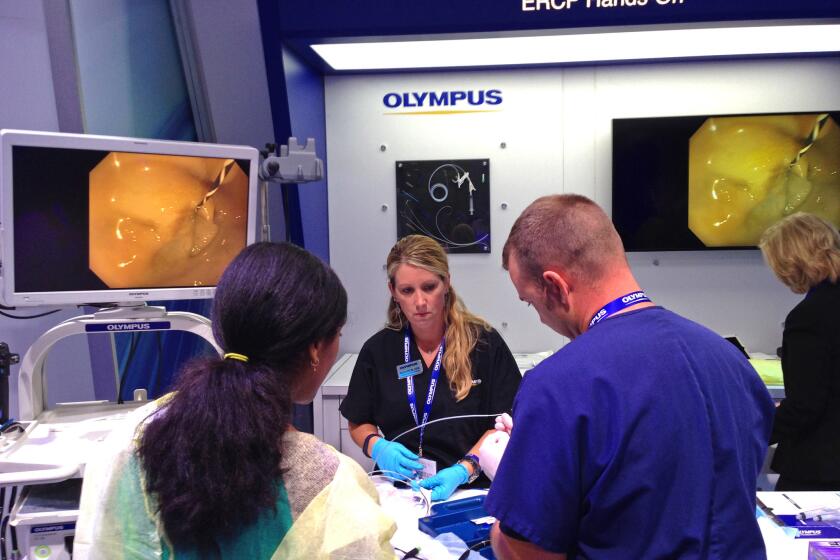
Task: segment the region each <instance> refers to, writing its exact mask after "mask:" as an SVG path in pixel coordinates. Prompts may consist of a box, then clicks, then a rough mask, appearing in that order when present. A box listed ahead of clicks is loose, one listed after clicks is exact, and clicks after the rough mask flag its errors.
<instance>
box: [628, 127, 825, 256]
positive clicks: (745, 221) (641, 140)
mask: <svg viewBox="0 0 840 560" xmlns="http://www.w3.org/2000/svg"><path fill="white" fill-rule="evenodd" d="M839 125H840V112H831V111H829V112H812V113H785V114H761V115H758V114H753V115H707V116H691V117H655V118H633V119H615V120H613V127H612V140H613V149H612V156H613V159H612V185H613V189H612V218H613V222H615V225H616V228H617V229H618V232H619V234H620V235H621V238H622V240H623V241H624V246H625V248H626V249H627V250H628V251H682V250H696V249H733V248H754V247H755V246H756V245H757V243H758V241H759V239H760V237H761V234H762V233H763V232H764V230H765V229H767V227H768V226H769V225H771V224H772V223H774V222H776V221H778V220H779V219H781V218H782V217H784V216H786V215H788V214H791V213H793V212H809V213H813V214H817V215H819V216H821V217H823V218H825V219H827V220H829V221H831V222H833V223H834V224H836V225H838V226H840V126H839Z"/></svg>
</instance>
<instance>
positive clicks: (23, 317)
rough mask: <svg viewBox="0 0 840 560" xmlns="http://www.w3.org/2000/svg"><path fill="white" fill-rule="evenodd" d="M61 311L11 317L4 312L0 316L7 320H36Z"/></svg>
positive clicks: (0, 312)
mask: <svg viewBox="0 0 840 560" xmlns="http://www.w3.org/2000/svg"><path fill="white" fill-rule="evenodd" d="M59 311H61V309H53V310H52V311H47V312H46V313H38V314H37V315H12V314H11V313H6V312H5V311H0V315H2V316H3V317H8V318H9V319H37V318H38V317H46V316H47V315H52V314H53V313H58V312H59Z"/></svg>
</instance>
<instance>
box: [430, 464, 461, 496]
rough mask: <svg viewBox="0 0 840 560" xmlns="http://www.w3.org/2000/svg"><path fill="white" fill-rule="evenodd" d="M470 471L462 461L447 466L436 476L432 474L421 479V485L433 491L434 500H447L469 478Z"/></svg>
mask: <svg viewBox="0 0 840 560" xmlns="http://www.w3.org/2000/svg"><path fill="white" fill-rule="evenodd" d="M469 478H470V473H469V472H468V471H467V467H465V466H464V465H462V464H461V463H457V464H455V465H452V466H451V467H446V468H445V469H443V470H442V471H439V472H438V473H437V474H436V475H435V476H430V477H429V478H425V479H423V480H421V481H420V486H421V487H422V488H426V489H427V490H431V491H432V501H433V502H438V501H440V500H445V499H446V498H448V497H449V496H451V495H452V492H454V491H455V489H456V488H458V487H459V486H460V485H462V484H464V483H465V482H467V480H469Z"/></svg>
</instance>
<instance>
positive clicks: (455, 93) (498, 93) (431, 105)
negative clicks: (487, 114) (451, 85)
mask: <svg viewBox="0 0 840 560" xmlns="http://www.w3.org/2000/svg"><path fill="white" fill-rule="evenodd" d="M502 101H503V99H502V90H499V89H487V90H485V89H478V90H449V91H412V92H402V93H398V92H389V93H386V94H385V95H384V96H383V97H382V104H383V105H385V107H387V108H388V109H436V111H434V112H435V113H440V112H447V111H446V110H448V112H455V111H454V110H456V109H458V110H459V111H458V112H469V111H480V110H481V108H482V107H496V106H498V105H501V104H502ZM441 109H444V111H441ZM485 110H487V109H485ZM413 112H422V111H413Z"/></svg>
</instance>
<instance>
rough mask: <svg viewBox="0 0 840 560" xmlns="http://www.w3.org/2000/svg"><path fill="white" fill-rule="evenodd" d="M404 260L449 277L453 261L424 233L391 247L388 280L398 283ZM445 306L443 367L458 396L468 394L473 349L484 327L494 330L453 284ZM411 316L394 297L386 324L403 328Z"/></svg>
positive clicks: (403, 239)
mask: <svg viewBox="0 0 840 560" xmlns="http://www.w3.org/2000/svg"><path fill="white" fill-rule="evenodd" d="M401 264H410V265H412V266H416V267H417V268H422V269H423V270H427V271H429V272H431V273H432V274H435V275H437V276H439V277H440V278H441V280H444V281H445V280H446V279H447V278H449V262H448V261H447V258H446V253H445V252H444V250H443V247H441V246H440V244H439V243H438V242H437V241H435V240H433V239H432V238H430V237H426V236H424V235H408V236H406V237H403V238H402V239H400V240H399V241H397V244H396V245H394V246H393V247H392V248H391V252H390V253H388V259H387V261H386V269H387V271H388V281H389V282H390V283H391V286H392V287H393V286H394V275H395V274H396V272H397V268H398V267H399V266H400V265H401ZM444 306H445V308H446V310H445V314H444V316H445V321H446V325H445V328H446V331H445V336H446V350H445V351H444V354H443V369H444V371H445V372H446V377H447V379H448V380H449V387H450V389H451V390H452V392H453V393H454V394H455V400H457V401H460V400H461V399H463V398H464V397H466V396H467V395H468V394H469V392H470V389H471V388H472V362H471V361H470V353H471V352H472V350H473V348H474V347H475V345H476V343H477V342H478V338H479V335H480V334H481V331H482V330H485V331H486V330H490V328H491V327H490V325H489V324H488V323H487V321H485V320H484V319H482V318H481V317H478V316H477V315H473V314H472V313H470V312H469V311H468V310H467V308H466V306H465V305H464V304H463V302H462V301H461V299H460V298H459V297H458V295H457V294H456V293H455V290H454V288H453V287H452V284H451V283H450V285H449V294H448V295H447V296H445V301H444ZM406 323H407V320H406V318H405V316H404V315H403V314H402V311H401V310H400V307H399V305H397V303H396V302H395V301H394V298H391V299H390V301H389V303H388V321H387V323H386V324H385V326H386V327H387V328H389V329H393V330H402V329H403V327H404V326H405V325H406Z"/></svg>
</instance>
